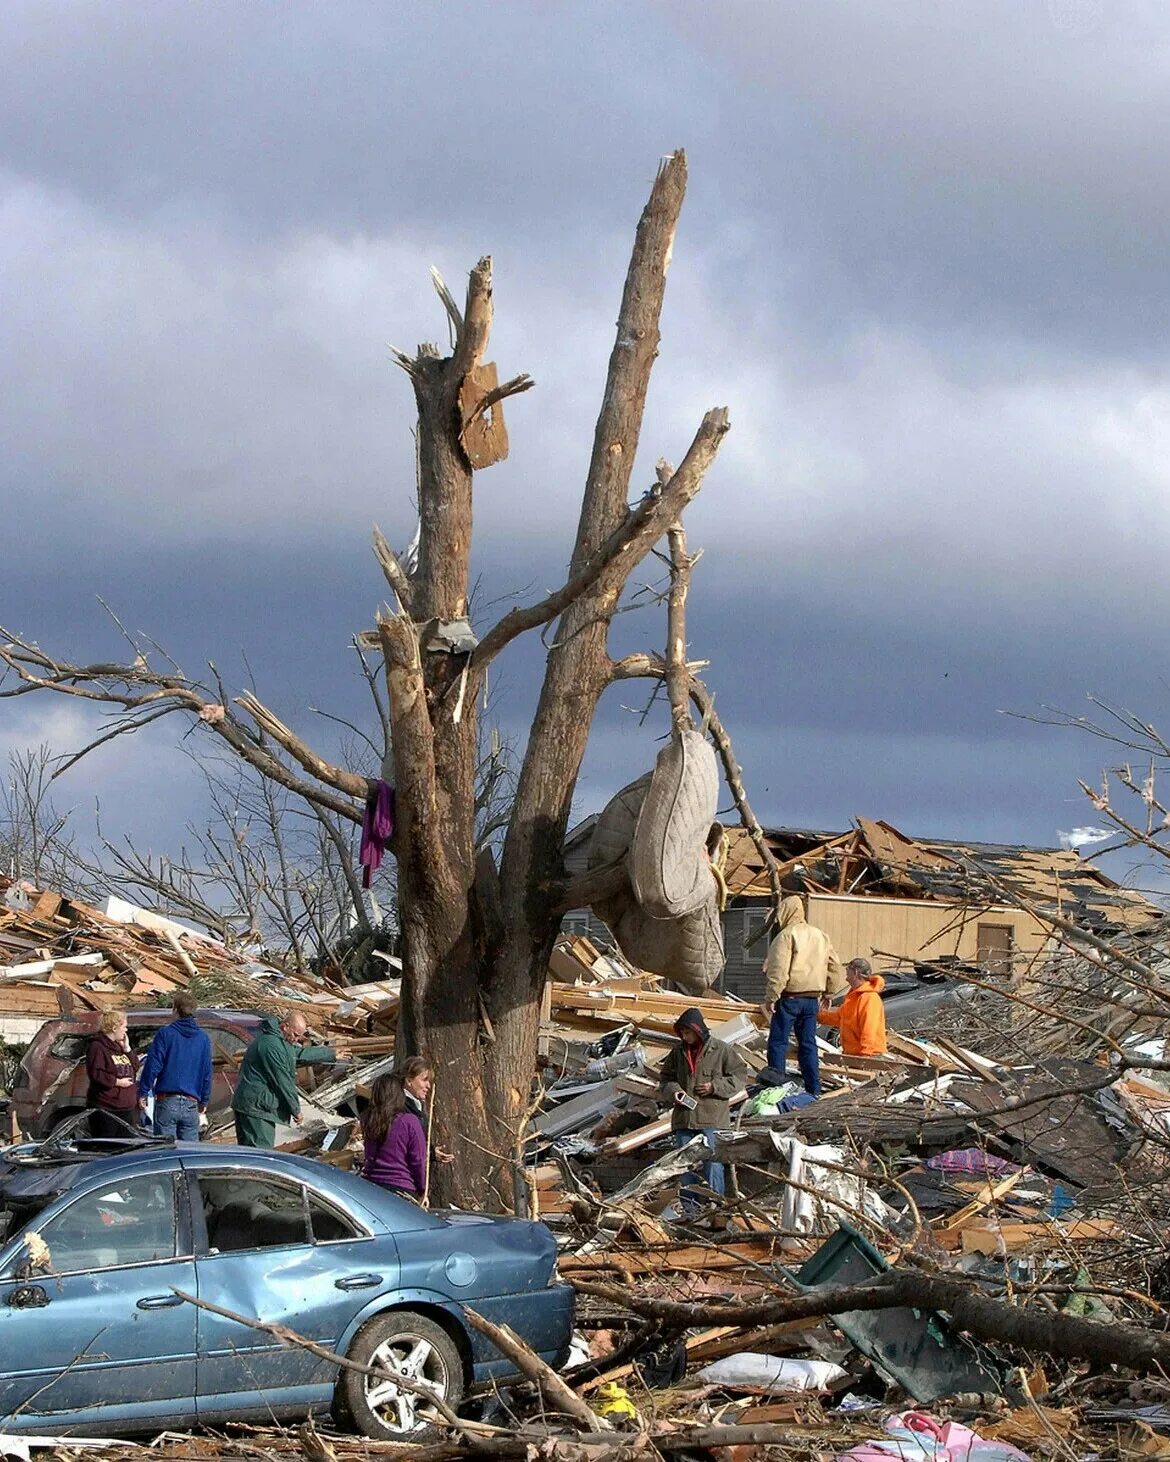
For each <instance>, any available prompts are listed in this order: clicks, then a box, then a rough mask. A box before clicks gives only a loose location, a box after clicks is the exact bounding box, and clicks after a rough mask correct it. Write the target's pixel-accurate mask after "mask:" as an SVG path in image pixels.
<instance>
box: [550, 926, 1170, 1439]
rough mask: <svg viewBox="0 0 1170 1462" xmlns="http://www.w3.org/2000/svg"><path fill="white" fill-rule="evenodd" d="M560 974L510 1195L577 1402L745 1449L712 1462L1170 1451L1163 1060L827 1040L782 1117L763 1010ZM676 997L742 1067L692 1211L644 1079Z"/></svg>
mask: <svg viewBox="0 0 1170 1462" xmlns="http://www.w3.org/2000/svg"><path fill="white" fill-rule="evenodd" d="M552 974H553V976H554V982H553V983H552V984H551V985H550V987H549V993H548V998H547V1006H546V1019H545V1024H544V1028H543V1038H542V1039H543V1049H544V1057H543V1070H542V1079H543V1083H544V1091H543V1101H542V1103H541V1105H540V1108H539V1111H538V1114H537V1115H536V1116H535V1117H534V1119H533V1121H532V1124H531V1133H530V1137H529V1142H528V1161H529V1164H530V1165H529V1167H528V1169H527V1176H528V1178H529V1186H530V1192H529V1199H530V1204H531V1211H532V1212H533V1213H534V1214H539V1215H540V1217H542V1218H543V1219H545V1221H547V1222H548V1223H549V1224H550V1225H551V1226H552V1227H553V1229H554V1231H555V1232H557V1233H558V1235H559V1236H560V1243H561V1248H562V1255H561V1259H560V1269H561V1272H562V1273H563V1274H564V1275H565V1276H566V1277H567V1278H569V1279H570V1280H571V1282H572V1283H573V1284H574V1285H575V1286H576V1288H577V1290H578V1293H579V1295H580V1306H579V1326H580V1330H581V1333H582V1339H583V1342H584V1343H583V1349H582V1363H581V1365H580V1366H579V1368H578V1369H577V1370H576V1371H574V1372H572V1373H571V1374H570V1377H569V1379H570V1381H571V1382H572V1383H573V1384H574V1386H575V1389H576V1391H577V1393H578V1394H579V1395H580V1396H581V1397H583V1398H584V1399H586V1400H587V1401H588V1403H589V1404H590V1406H592V1407H593V1408H594V1410H595V1411H596V1412H597V1414H598V1415H603V1416H604V1415H608V1416H611V1417H613V1416H617V1417H622V1416H625V1418H626V1424H628V1425H629V1426H630V1427H632V1428H634V1429H635V1430H636V1431H638V1432H640V1434H641V1438H642V1441H643V1443H644V1444H645V1445H646V1446H649V1445H650V1441H651V1440H652V1443H653V1446H654V1447H656V1448H657V1449H658V1450H659V1451H671V1450H673V1449H674V1448H675V1447H677V1448H682V1447H684V1446H686V1445H688V1444H689V1445H692V1446H695V1445H697V1446H699V1447H700V1448H702V1449H709V1448H712V1447H718V1446H725V1447H727V1448H740V1447H742V1448H746V1449H747V1450H744V1451H741V1452H738V1453H736V1452H731V1451H728V1452H727V1453H724V1454H723V1455H727V1456H733V1455H738V1456H744V1457H747V1456H756V1455H762V1451H761V1449H762V1448H764V1447H765V1446H769V1445H776V1446H780V1445H783V1447H784V1448H785V1449H786V1450H787V1452H788V1454H789V1455H791V1450H792V1449H794V1448H796V1449H798V1451H799V1454H800V1455H824V1456H834V1455H849V1454H851V1449H853V1448H856V1447H857V1446H858V1445H859V1444H860V1443H862V1442H864V1444H865V1446H864V1450H863V1451H862V1452H858V1453H857V1454H856V1455H858V1456H864V1457H865V1458H867V1459H870V1462H879V1459H880V1458H881V1457H882V1456H884V1455H887V1454H889V1455H893V1456H902V1455H910V1456H914V1457H919V1456H923V1457H930V1458H937V1457H942V1456H944V1455H945V1456H952V1455H955V1456H958V1455H963V1456H966V1455H967V1453H966V1451H965V1450H962V1449H964V1448H968V1447H975V1448H976V1449H977V1450H975V1451H972V1452H971V1455H972V1456H976V1455H978V1456H982V1457H986V1458H988V1459H991V1458H1007V1457H1012V1456H1015V1457H1017V1458H1018V1453H1015V1452H1014V1451H1013V1447H1017V1448H1022V1449H1023V1450H1024V1451H1025V1452H1026V1453H1028V1454H1041V1453H1045V1454H1060V1455H1062V1456H1064V1457H1067V1456H1069V1455H1070V1448H1071V1449H1072V1450H1074V1451H1076V1452H1077V1454H1078V1455H1085V1454H1086V1453H1089V1452H1098V1453H1106V1452H1108V1453H1110V1454H1112V1455H1116V1454H1117V1453H1118V1452H1119V1451H1120V1452H1121V1454H1122V1455H1125V1454H1126V1453H1127V1452H1138V1453H1140V1454H1141V1455H1146V1456H1155V1455H1158V1456H1160V1455H1167V1456H1170V1440H1162V1439H1161V1435H1162V1434H1167V1435H1170V1407H1168V1406H1167V1405H1166V1404H1165V1403H1166V1401H1167V1396H1166V1389H1167V1388H1166V1385H1165V1383H1164V1382H1163V1381H1162V1380H1161V1379H1160V1369H1161V1367H1163V1366H1164V1365H1165V1363H1166V1362H1167V1361H1170V1336H1168V1335H1166V1334H1165V1331H1166V1329H1167V1328H1168V1327H1167V1325H1166V1316H1165V1312H1164V1310H1163V1302H1164V1301H1166V1300H1167V1299H1170V1256H1168V1254H1167V1248H1166V1240H1165V1233H1166V1220H1167V1217H1168V1216H1170V1215H1168V1209H1170V1204H1168V1202H1167V1195H1166V1185H1165V1176H1166V1170H1167V1158H1168V1138H1170V1089H1168V1088H1167V1087H1166V1086H1164V1085H1162V1084H1161V1083H1160V1081H1159V1079H1158V1074H1157V1072H1156V1071H1155V1072H1154V1073H1152V1074H1149V1075H1145V1074H1142V1073H1141V1072H1140V1071H1139V1070H1138V1069H1137V1068H1138V1066H1139V1064H1140V1063H1139V1062H1138V1061H1136V1060H1135V1061H1133V1062H1132V1063H1130V1062H1128V1061H1125V1060H1124V1059H1123V1060H1122V1061H1120V1062H1119V1060H1118V1059H1117V1056H1116V1051H1115V1050H1114V1051H1112V1053H1111V1052H1110V1051H1099V1050H1098V1049H1097V1046H1096V1045H1093V1044H1092V1043H1091V1042H1087V1041H1086V1042H1082V1043H1081V1044H1082V1046H1092V1050H1093V1053H1094V1059H1091V1060H1086V1059H1083V1058H1078V1057H1077V1056H1075V1055H1073V1054H1070V1051H1072V1050H1073V1049H1075V1047H1076V1045H1077V1042H1076V1041H1070V1042H1066V1046H1067V1048H1068V1049H1064V1050H1062V1051H1061V1053H1060V1054H1055V1055H1054V1054H1050V1053H1049V1052H1050V1048H1051V1045H1052V1042H1051V1031H1050V1029H1049V1026H1050V1024H1051V1022H1047V1021H1046V1022H1040V1023H1038V1024H1039V1034H1040V1035H1041V1037H1042V1041H1041V1047H1042V1049H1041V1051H1040V1053H1039V1054H1035V1055H1033V1054H1032V1053H1031V1052H1029V1051H1028V1050H1027V1049H1026V1045H1023V1044H1018V1045H1017V1054H1018V1057H1019V1059H1018V1060H1017V1061H1016V1062H1014V1063H1012V1064H1009V1063H1008V1062H1006V1061H1005V1060H1004V1059H1003V1057H1002V1053H1000V1054H999V1055H998V1056H997V1057H995V1058H993V1057H992V1056H990V1055H988V1054H986V1053H985V1052H984V1051H982V1050H979V1049H977V1048H975V1047H974V1046H971V1047H968V1046H963V1045H960V1044H959V1043H958V1042H957V1041H956V1040H954V1039H951V1038H948V1037H946V1036H941V1035H940V1036H938V1037H937V1038H935V1039H930V1040H926V1039H917V1040H910V1039H907V1038H905V1037H902V1036H898V1035H897V1034H895V1033H892V1032H891V1033H890V1041H889V1044H890V1050H889V1053H888V1054H887V1055H885V1056H880V1057H865V1058H860V1057H845V1056H843V1055H842V1054H841V1053H840V1052H839V1051H837V1050H835V1049H833V1048H832V1047H830V1046H829V1045H828V1044H827V1043H825V1044H823V1045H822V1051H821V1056H822V1062H821V1065H822V1079H823V1081H824V1086H825V1091H824V1094H823V1096H822V1097H821V1098H820V1099H819V1100H817V1101H815V1102H811V1103H807V1104H803V1103H799V1102H798V1103H793V1104H792V1105H791V1107H790V1106H789V1101H790V1098H791V1097H792V1096H793V1095H794V1094H795V1091H794V1088H792V1087H790V1088H782V1089H780V1090H777V1089H771V1090H767V1089H765V1090H761V1089H760V1076H759V1073H760V1071H761V1069H762V1068H763V1067H764V1064H765V1057H764V1039H765V1037H764V1029H763V1026H764V1021H763V1017H762V1015H761V1013H760V1012H759V1010H758V1009H757V1008H756V1007H752V1006H747V1005H744V1004H742V1003H741V1002H738V1001H736V1000H733V999H723V998H715V997H708V998H706V999H702V1000H696V999H693V998H691V997H686V996H680V995H676V994H673V993H671V992H669V991H667V990H665V989H663V988H662V987H661V986H660V985H659V984H658V982H656V981H654V980H652V979H650V978H648V977H646V976H644V975H642V974H641V973H640V972H638V971H636V970H633V969H631V968H629V967H628V966H627V965H625V964H624V963H623V961H622V960H621V957H620V956H616V955H614V954H612V953H605V952H602V951H600V950H598V949H597V948H596V947H595V946H593V945H591V944H590V942H589V941H588V940H585V939H575V940H571V941H567V942H566V943H564V944H562V946H560V947H559V948H558V950H557V952H556V954H555V956H554V960H553V965H552ZM1068 974H1069V971H1068V967H1067V963H1065V964H1063V965H1060V966H1059V968H1058V969H1054V973H1053V975H1052V978H1053V979H1055V980H1058V981H1060V980H1064V979H1067V978H1068ZM1048 998H1049V999H1051V998H1053V997H1052V995H1051V993H1050V994H1049V997H1048ZM1031 999H1032V1001H1033V1003H1034V1004H1036V1005H1039V1006H1042V1008H1044V1009H1047V1008H1048V1007H1047V1006H1043V1004H1042V1002H1043V994H1042V992H1040V991H1038V990H1036V989H1033V990H1032V991H1031ZM691 1005H696V1006H698V1007H699V1008H700V1009H701V1011H702V1013H703V1016H704V1019H705V1020H706V1022H707V1024H708V1025H709V1026H710V1028H711V1030H712V1034H714V1035H717V1036H718V1037H719V1038H720V1039H722V1040H724V1041H727V1042H729V1043H731V1044H732V1045H734V1046H735V1048H736V1050H737V1052H738V1054H739V1055H740V1057H741V1059H742V1063H743V1067H744V1072H745V1079H744V1089H743V1091H741V1092H740V1093H739V1094H738V1096H737V1098H736V1099H735V1100H734V1101H733V1104H732V1113H733V1122H734V1126H733V1128H732V1130H730V1131H727V1132H723V1133H721V1134H720V1138H721V1140H720V1143H719V1146H718V1148H717V1151H716V1154H715V1155H716V1157H717V1158H718V1159H719V1160H720V1161H722V1162H723V1163H724V1164H725V1171H726V1173H727V1178H728V1182H727V1189H728V1192H727V1196H726V1197H719V1196H717V1195H715V1194H714V1193H708V1194H706V1199H707V1202H706V1204H705V1206H704V1207H703V1208H701V1209H700V1211H699V1213H698V1215H692V1216H689V1217H688V1216H687V1215H686V1213H685V1212H684V1210H683V1209H682V1206H681V1204H680V1202H679V1184H680V1179H681V1177H682V1176H683V1175H684V1174H685V1173H687V1172H688V1171H690V1170H694V1169H697V1168H698V1165H699V1162H700V1160H701V1158H702V1157H705V1156H706V1155H707V1154H706V1153H705V1152H703V1150H702V1144H701V1142H698V1141H696V1142H695V1143H693V1144H692V1146H691V1147H690V1148H684V1149H681V1150H677V1149H674V1148H673V1147H671V1146H669V1143H668V1130H669V1126H670V1121H669V1117H668V1116H663V1115H661V1107H660V1105H659V1104H658V1102H657V1100H656V1097H657V1081H656V1077H655V1074H654V1073H655V1071H656V1068H657V1066H658V1063H659V1061H660V1059H661V1057H662V1056H663V1055H664V1054H665V1052H666V1050H667V1049H668V1047H669V1045H670V1043H671V1041H672V1039H673V1037H672V1027H673V1024H674V1021H675V1020H676V1019H677V1018H678V1015H679V1014H680V1013H681V1011H682V1010H683V1009H684V1008H686V1007H687V1006H691ZM1099 1014H1100V1013H1099ZM1100 1023H1101V1021H1100V1019H1099V1021H1098V1024H1100ZM1003 1025H1004V1022H1003V1020H1002V1018H1001V1021H1000V1023H999V1031H998V1032H997V1033H1002V1028H1003ZM1089 1029H1090V1031H1091V1030H1092V1026H1091V1025H1090V1027H1089ZM988 1044H989V1045H996V1046H997V1047H1002V1041H999V1042H989V1043H988ZM1157 1056H1158V1057H1159V1058H1160V1056H1161V1050H1160V1048H1159V1050H1158V1052H1157ZM1147 1064H1149V1063H1147ZM1153 1064H1154V1065H1155V1066H1156V1065H1157V1062H1156V1061H1154V1062H1153ZM1118 1368H1124V1369H1125V1371H1126V1372H1128V1373H1130V1374H1127V1375H1122V1374H1120V1372H1119V1369H1118ZM1133 1372H1136V1373H1137V1374H1138V1375H1139V1376H1144V1375H1146V1374H1148V1373H1157V1376H1156V1377H1155V1378H1153V1379H1138V1380H1135V1379H1134V1376H1133V1374H1132V1373H1133ZM908 1406H909V1407H911V1408H917V1410H916V1411H914V1414H913V1415H911V1416H910V1417H909V1419H908V1415H907V1412H906V1408H907V1407H908ZM891 1407H893V1408H894V1410H893V1412H891ZM924 1408H929V1409H930V1410H929V1416H928V1417H927V1419H925V1420H923V1419H922V1413H923V1409H924ZM966 1423H970V1424H971V1425H972V1426H973V1427H974V1429H975V1432H976V1433H977V1434H978V1436H979V1437H981V1438H982V1439H983V1441H982V1443H979V1442H978V1441H976V1442H972V1440H971V1437H970V1433H968V1432H966V1431H964V1424H966ZM1102 1428H1105V1429H1106V1431H1107V1432H1108V1438H1107V1440H1105V1439H1104V1433H1103V1432H1102V1430H1101V1429H1102ZM948 1429H949V1430H948ZM700 1433H701V1436H700ZM948 1436H949V1437H950V1438H951V1441H952V1445H953V1446H954V1447H958V1448H960V1450H958V1451H954V1450H952V1451H947V1450H946V1446H945V1445H944V1443H945V1441H946V1438H947V1437H948ZM688 1439H689V1441H688ZM578 1442H579V1443H580V1444H585V1443H586V1438H585V1437H579V1438H578ZM588 1444H589V1445H591V1446H598V1445H599V1441H598V1439H597V1438H593V1439H591V1440H590V1442H589V1443H588ZM907 1449H909V1450H907ZM581 1455H585V1454H584V1453H582V1454H581ZM588 1455H597V1456H602V1455H614V1456H616V1455H619V1454H618V1453H617V1452H616V1451H615V1452H613V1453H612V1454H610V1453H605V1452H590V1453H588Z"/></svg>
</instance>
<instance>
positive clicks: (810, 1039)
mask: <svg viewBox="0 0 1170 1462" xmlns="http://www.w3.org/2000/svg"><path fill="white" fill-rule="evenodd" d="M844 988H845V969H844V966H843V965H842V963H841V961H840V960H839V959H838V958H837V952H836V950H834V948H833V946H832V944H830V942H829V936H828V935H827V934H826V933H825V932H824V930H823V929H817V928H816V927H815V926H814V925H812V924H810V923H808V922H807V921H806V919H805V917H804V904H803V903H802V902H801V900H800V899H799V898H797V897H795V896H790V897H789V898H786V899H782V900H781V903H780V917H779V930H778V932H777V934H776V937H775V939H773V940H772V943H771V944H770V945H769V947H768V957H767V959H766V960H765V961H764V1004H763V1007H762V1008H763V1012H764V1015H765V1016H766V1017H767V1019H768V1022H769V1025H768V1065H769V1066H771V1067H772V1069H773V1070H774V1071H778V1072H779V1073H780V1075H781V1076H783V1075H784V1073H785V1068H786V1064H787V1060H788V1043H789V1041H790V1040H791V1039H792V1036H793V1034H794V1033H795V1035H796V1063H797V1065H798V1066H799V1068H800V1074H801V1077H802V1079H803V1081H804V1089H805V1091H807V1092H808V1093H809V1095H810V1096H814V1097H819V1096H820V1094H821V1063H820V1060H819V1058H818V1056H817V1011H818V1010H819V1009H820V1006H821V1002H822V1001H823V1000H827V999H828V997H829V996H830V995H837V994H840V992H841V991H842V990H843V989H844Z"/></svg>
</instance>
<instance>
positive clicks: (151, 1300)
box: [138, 1294, 183, 1310]
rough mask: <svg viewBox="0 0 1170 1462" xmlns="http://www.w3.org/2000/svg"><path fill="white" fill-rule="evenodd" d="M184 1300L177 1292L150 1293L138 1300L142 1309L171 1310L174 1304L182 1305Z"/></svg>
mask: <svg viewBox="0 0 1170 1462" xmlns="http://www.w3.org/2000/svg"><path fill="white" fill-rule="evenodd" d="M182 1303H183V1301H182V1300H181V1299H180V1298H179V1296H178V1295H177V1294H148V1295H143V1297H142V1298H141V1299H140V1300H139V1301H138V1308H139V1309H140V1310H169V1309H171V1308H172V1307H173V1306H174V1305H181V1304H182Z"/></svg>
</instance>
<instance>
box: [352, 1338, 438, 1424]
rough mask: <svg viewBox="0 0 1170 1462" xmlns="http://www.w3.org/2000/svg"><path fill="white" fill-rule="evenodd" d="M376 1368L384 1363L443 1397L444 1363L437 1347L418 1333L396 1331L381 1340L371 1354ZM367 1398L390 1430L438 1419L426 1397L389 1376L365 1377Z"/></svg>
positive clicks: (373, 1365)
mask: <svg viewBox="0 0 1170 1462" xmlns="http://www.w3.org/2000/svg"><path fill="white" fill-rule="evenodd" d="M369 1363H370V1365H371V1366H372V1367H374V1368H375V1369H376V1368H377V1367H378V1366H384V1367H385V1368H386V1369H387V1370H388V1371H396V1372H397V1373H398V1374H399V1375H401V1376H405V1377H406V1379H407V1380H410V1381H417V1382H419V1383H420V1384H421V1385H424V1386H426V1387H427V1388H428V1389H429V1390H431V1391H433V1392H434V1394H435V1396H436V1397H437V1398H438V1399H439V1400H440V1401H443V1400H446V1396H447V1386H448V1376H447V1366H446V1363H445V1362H444V1360H443V1357H442V1355H441V1354H440V1353H439V1351H438V1349H437V1348H436V1347H435V1346H434V1345H433V1344H432V1343H431V1341H429V1340H426V1339H424V1337H423V1336H421V1335H410V1334H406V1335H395V1336H394V1337H393V1338H392V1339H390V1340H384V1341H383V1342H382V1344H381V1345H379V1346H378V1347H377V1349H376V1350H375V1351H374V1353H373V1355H371V1356H370V1361H369ZM366 1402H367V1404H368V1405H369V1408H370V1410H371V1411H372V1412H373V1413H374V1415H375V1416H376V1417H377V1418H378V1420H379V1421H380V1422H382V1423H383V1425H385V1426H387V1427H389V1428H390V1430H391V1431H397V1432H411V1431H415V1430H417V1429H418V1428H419V1427H423V1426H426V1425H428V1423H430V1422H432V1421H436V1420H439V1419H440V1417H439V1413H438V1411H437V1409H436V1408H435V1407H433V1406H428V1404H427V1402H426V1399H425V1398H424V1397H422V1396H419V1395H417V1394H416V1393H415V1392H413V1391H407V1390H406V1389H405V1388H404V1387H402V1386H400V1385H399V1384H398V1382H397V1381H394V1380H391V1379H390V1378H389V1377H386V1378H384V1379H378V1378H376V1377H374V1376H367V1377H366Z"/></svg>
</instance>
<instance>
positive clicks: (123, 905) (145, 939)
mask: <svg viewBox="0 0 1170 1462" xmlns="http://www.w3.org/2000/svg"><path fill="white" fill-rule="evenodd" d="M395 973H396V972H395ZM188 987H190V988H193V989H195V990H196V991H197V993H198V994H199V998H200V1001H201V1003H203V1004H204V1005H212V1004H216V1005H221V1006H231V1005H236V1006H243V1007H244V1008H245V1009H257V1010H266V1011H283V1010H287V1009H290V1008H299V1009H300V1010H302V1011H303V1012H304V1014H305V1015H306V1018H307V1019H308V1020H309V1023H310V1026H311V1028H312V1029H313V1030H315V1031H320V1032H323V1033H327V1034H328V1033H332V1034H336V1035H340V1036H344V1038H345V1039H347V1040H349V1039H350V1038H351V1037H352V1036H353V1035H354V1034H355V1033H359V1034H361V1035H366V1034H374V1035H392V1034H393V1031H394V1027H395V1024H396V1022H397V1016H398V995H399V990H398V987H399V982H398V979H397V978H388V979H386V980H384V981H375V982H372V983H369V984H365V985H354V986H346V987H344V988H343V987H342V986H340V985H335V984H333V983H332V982H331V981H329V980H327V979H325V978H323V977H321V976H316V975H312V974H309V973H306V972H304V971H298V972H295V973H294V972H290V971H288V970H283V969H280V968H278V967H276V966H274V965H272V964H270V963H267V962H265V961H261V960H256V959H250V958H248V957H246V956H243V955H241V954H240V953H239V952H237V951H234V950H230V949H228V948H227V946H226V945H224V944H221V943H220V942H219V941H218V940H216V939H214V938H212V937H211V936H210V935H209V934H207V933H205V932H202V931H200V930H197V929H193V928H191V927H189V926H188V925H185V924H182V923H180V922H178V921H177V920H174V919H170V918H166V917H165V916H163V915H161V914H156V913H153V912H152V911H150V910H148V909H141V908H138V907H137V906H135V905H133V904H130V903H127V902H125V901H124V900H122V899H117V898H110V899H108V900H107V902H106V906H105V908H104V909H100V910H99V909H95V908H91V907H89V906H88V905H87V904H84V903H81V902H80V901H79V900H77V899H73V898H70V897H68V896H67V895H65V894H62V893H58V892H56V891H53V890H39V889H35V888H29V887H28V886H27V885H23V884H17V883H12V882H10V881H8V880H6V879H3V878H0V1040H2V1041H9V1042H13V1043H17V1042H24V1041H27V1040H29V1039H30V1038H31V1037H32V1035H33V1034H35V1032H36V1030H37V1028H38V1027H39V1025H40V1024H41V1023H42V1022H43V1021H45V1020H47V1019H50V1018H51V1017H53V1016H56V1015H58V1014H60V1013H61V1012H62V1011H66V1012H68V1011H71V1010H73V1009H75V1008H80V1009H83V1010H105V1009H109V1008H111V1007H113V1008H117V1009H122V1008H146V1007H157V1006H166V1005H169V1004H170V1001H171V997H172V996H173V995H174V993H175V991H176V990H179V989H183V988H188Z"/></svg>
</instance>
